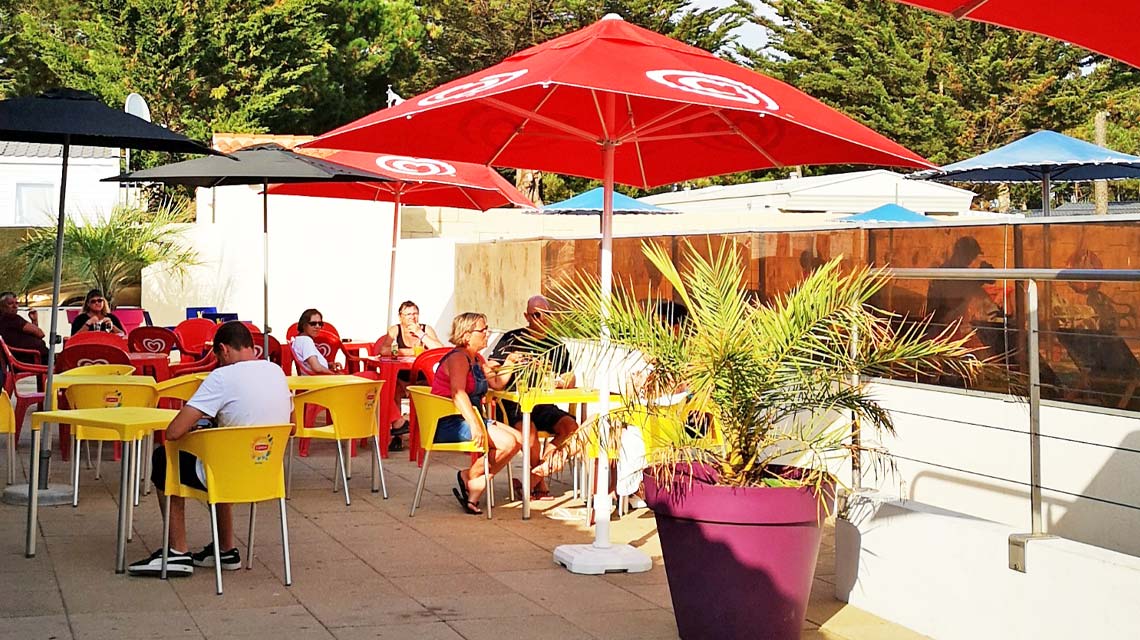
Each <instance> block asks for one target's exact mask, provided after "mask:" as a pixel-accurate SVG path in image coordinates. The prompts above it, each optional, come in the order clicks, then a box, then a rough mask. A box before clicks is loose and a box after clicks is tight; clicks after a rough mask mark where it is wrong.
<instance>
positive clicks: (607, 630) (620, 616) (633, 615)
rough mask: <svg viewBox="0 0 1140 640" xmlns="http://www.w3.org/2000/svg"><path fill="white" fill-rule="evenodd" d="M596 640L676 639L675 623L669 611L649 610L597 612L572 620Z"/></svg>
mask: <svg viewBox="0 0 1140 640" xmlns="http://www.w3.org/2000/svg"><path fill="white" fill-rule="evenodd" d="M573 620H574V624H576V625H578V626H579V627H582V628H583V629H585V630H586V631H588V632H589V633H590V634H592V635H593V636H594V637H596V638H628V639H629V640H634V639H637V640H641V639H644V638H654V639H656V638H676V637H677V623H676V621H675V620H674V619H673V613H672V612H671V611H665V610H662V609H649V610H645V611H622V612H609V613H603V612H599V613H597V614H593V615H582V616H576V617H575V618H573Z"/></svg>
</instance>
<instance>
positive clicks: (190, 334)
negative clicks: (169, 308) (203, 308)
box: [174, 318, 218, 355]
mask: <svg viewBox="0 0 1140 640" xmlns="http://www.w3.org/2000/svg"><path fill="white" fill-rule="evenodd" d="M217 330H218V325H216V324H214V322H213V321H211V320H207V319H205V318H190V319H189V320H183V321H182V322H179V323H178V326H177V327H174V335H176V336H178V349H179V351H182V352H183V353H191V354H195V355H197V354H199V353H203V352H205V351H206V342H208V341H210V340H213V339H214V333H215V332H217Z"/></svg>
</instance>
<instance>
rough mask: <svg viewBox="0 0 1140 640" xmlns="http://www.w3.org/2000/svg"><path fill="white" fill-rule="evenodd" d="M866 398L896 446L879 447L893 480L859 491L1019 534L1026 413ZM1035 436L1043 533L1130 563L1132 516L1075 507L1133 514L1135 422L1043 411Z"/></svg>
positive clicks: (999, 403) (1025, 494)
mask: <svg viewBox="0 0 1140 640" xmlns="http://www.w3.org/2000/svg"><path fill="white" fill-rule="evenodd" d="M872 388H873V391H874V393H875V394H876V395H877V396H878V397H879V399H880V400H881V401H882V403H883V405H884V406H885V407H886V408H888V409H890V410H891V412H892V415H893V416H894V420H895V430H896V437H893V438H886V439H884V440H883V444H884V445H885V446H886V447H887V449H889V450H890V452H891V453H892V454H894V455H896V456H901V457H896V458H895V462H896V464H897V473H895V474H893V475H891V476H889V477H884V478H880V479H879V480H878V481H876V480H875V479H874V478H871V477H867V478H866V479H865V480H864V483H865V485H866V486H872V487H876V488H879V489H881V490H883V491H884V492H886V493H888V494H890V495H894V496H902V497H905V498H907V499H909V500H915V501H919V502H922V503H926V504H930V505H933V506H936V507H940V508H943V509H949V510H951V511H956V512H960V513H965V514H969V515H970V516H973V517H977V518H982V519H986V520H991V521H994V522H999V523H1002V524H1004V525H1007V528H1008V529H1007V530H1008V533H1017V532H1026V531H1029V524H1030V520H1029V518H1030V511H1029V487H1028V486H1026V484H1019V483H1028V482H1029V454H1028V451H1029V449H1028V445H1029V436H1028V422H1029V407H1028V404H1026V403H1025V402H1024V401H1021V400H1017V399H1013V398H1011V397H1004V396H999V395H996V394H988V393H980V392H969V393H966V392H955V391H940V390H937V389H936V388H933V387H929V386H924V385H907V384H905V383H877V384H875V385H873V387H872ZM1041 433H1042V435H1043V436H1046V437H1043V438H1042V441H1041V453H1042V461H1041V472H1042V475H1041V484H1042V486H1043V487H1047V488H1048V489H1052V490H1048V489H1047V490H1045V491H1043V499H1044V504H1045V525H1046V531H1048V532H1049V533H1053V534H1056V535H1059V536H1063V537H1065V538H1069V539H1071V540H1076V541H1080V542H1085V543H1088V544H1092V545H1095V546H1099V547H1103V548H1105V549H1111V550H1115V551H1119V552H1122V553H1127V554H1130V555H1134V556H1140V536H1137V535H1136V532H1138V531H1140V510H1137V509H1130V508H1127V507H1121V506H1115V505H1112V504H1108V503H1105V502H1102V501H1098V500H1094V499H1091V498H1089V497H1081V496H1091V497H1092V498H1099V499H1100V500H1108V501H1112V502H1116V503H1122V504H1127V505H1136V506H1140V453H1136V452H1137V451H1140V419H1137V418H1136V417H1134V416H1132V415H1129V414H1125V413H1123V412H1117V411H1112V410H1100V409H1094V408H1089V407H1080V406H1077V405H1071V404H1066V403H1046V404H1044V405H1043V406H1042V408H1041ZM1077 441H1083V442H1089V443H1092V444H1081V443H1080V442H1077ZM1113 447H1117V448H1123V449H1130V450H1131V451H1119V450H1116V449H1113ZM903 458H908V459H903ZM915 460H917V461H921V462H915ZM966 471H971V472H974V473H980V474H985V475H986V476H990V477H984V476H979V475H972V474H970V473H966ZM1072 494H1076V495H1072Z"/></svg>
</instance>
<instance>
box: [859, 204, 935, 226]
mask: <svg viewBox="0 0 1140 640" xmlns="http://www.w3.org/2000/svg"><path fill="white" fill-rule="evenodd" d="M839 221H840V222H870V223H883V224H922V223H930V222H934V220H932V219H931V218H928V217H926V216H924V215H922V214H921V213H918V212H917V211H911V210H910V209H907V208H906V207H900V206H899V205H897V204H884V205H882V206H878V207H875V208H874V209H871V210H869V211H864V212H863V213H856V214H855V215H852V216H843V217H842V218H839Z"/></svg>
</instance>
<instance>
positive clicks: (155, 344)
mask: <svg viewBox="0 0 1140 640" xmlns="http://www.w3.org/2000/svg"><path fill="white" fill-rule="evenodd" d="M142 346H143V349H145V350H147V351H149V352H151V353H162V352H163V351H165V350H166V349H165V347H166V341H165V340H163V339H162V338H143V341H142Z"/></svg>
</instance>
